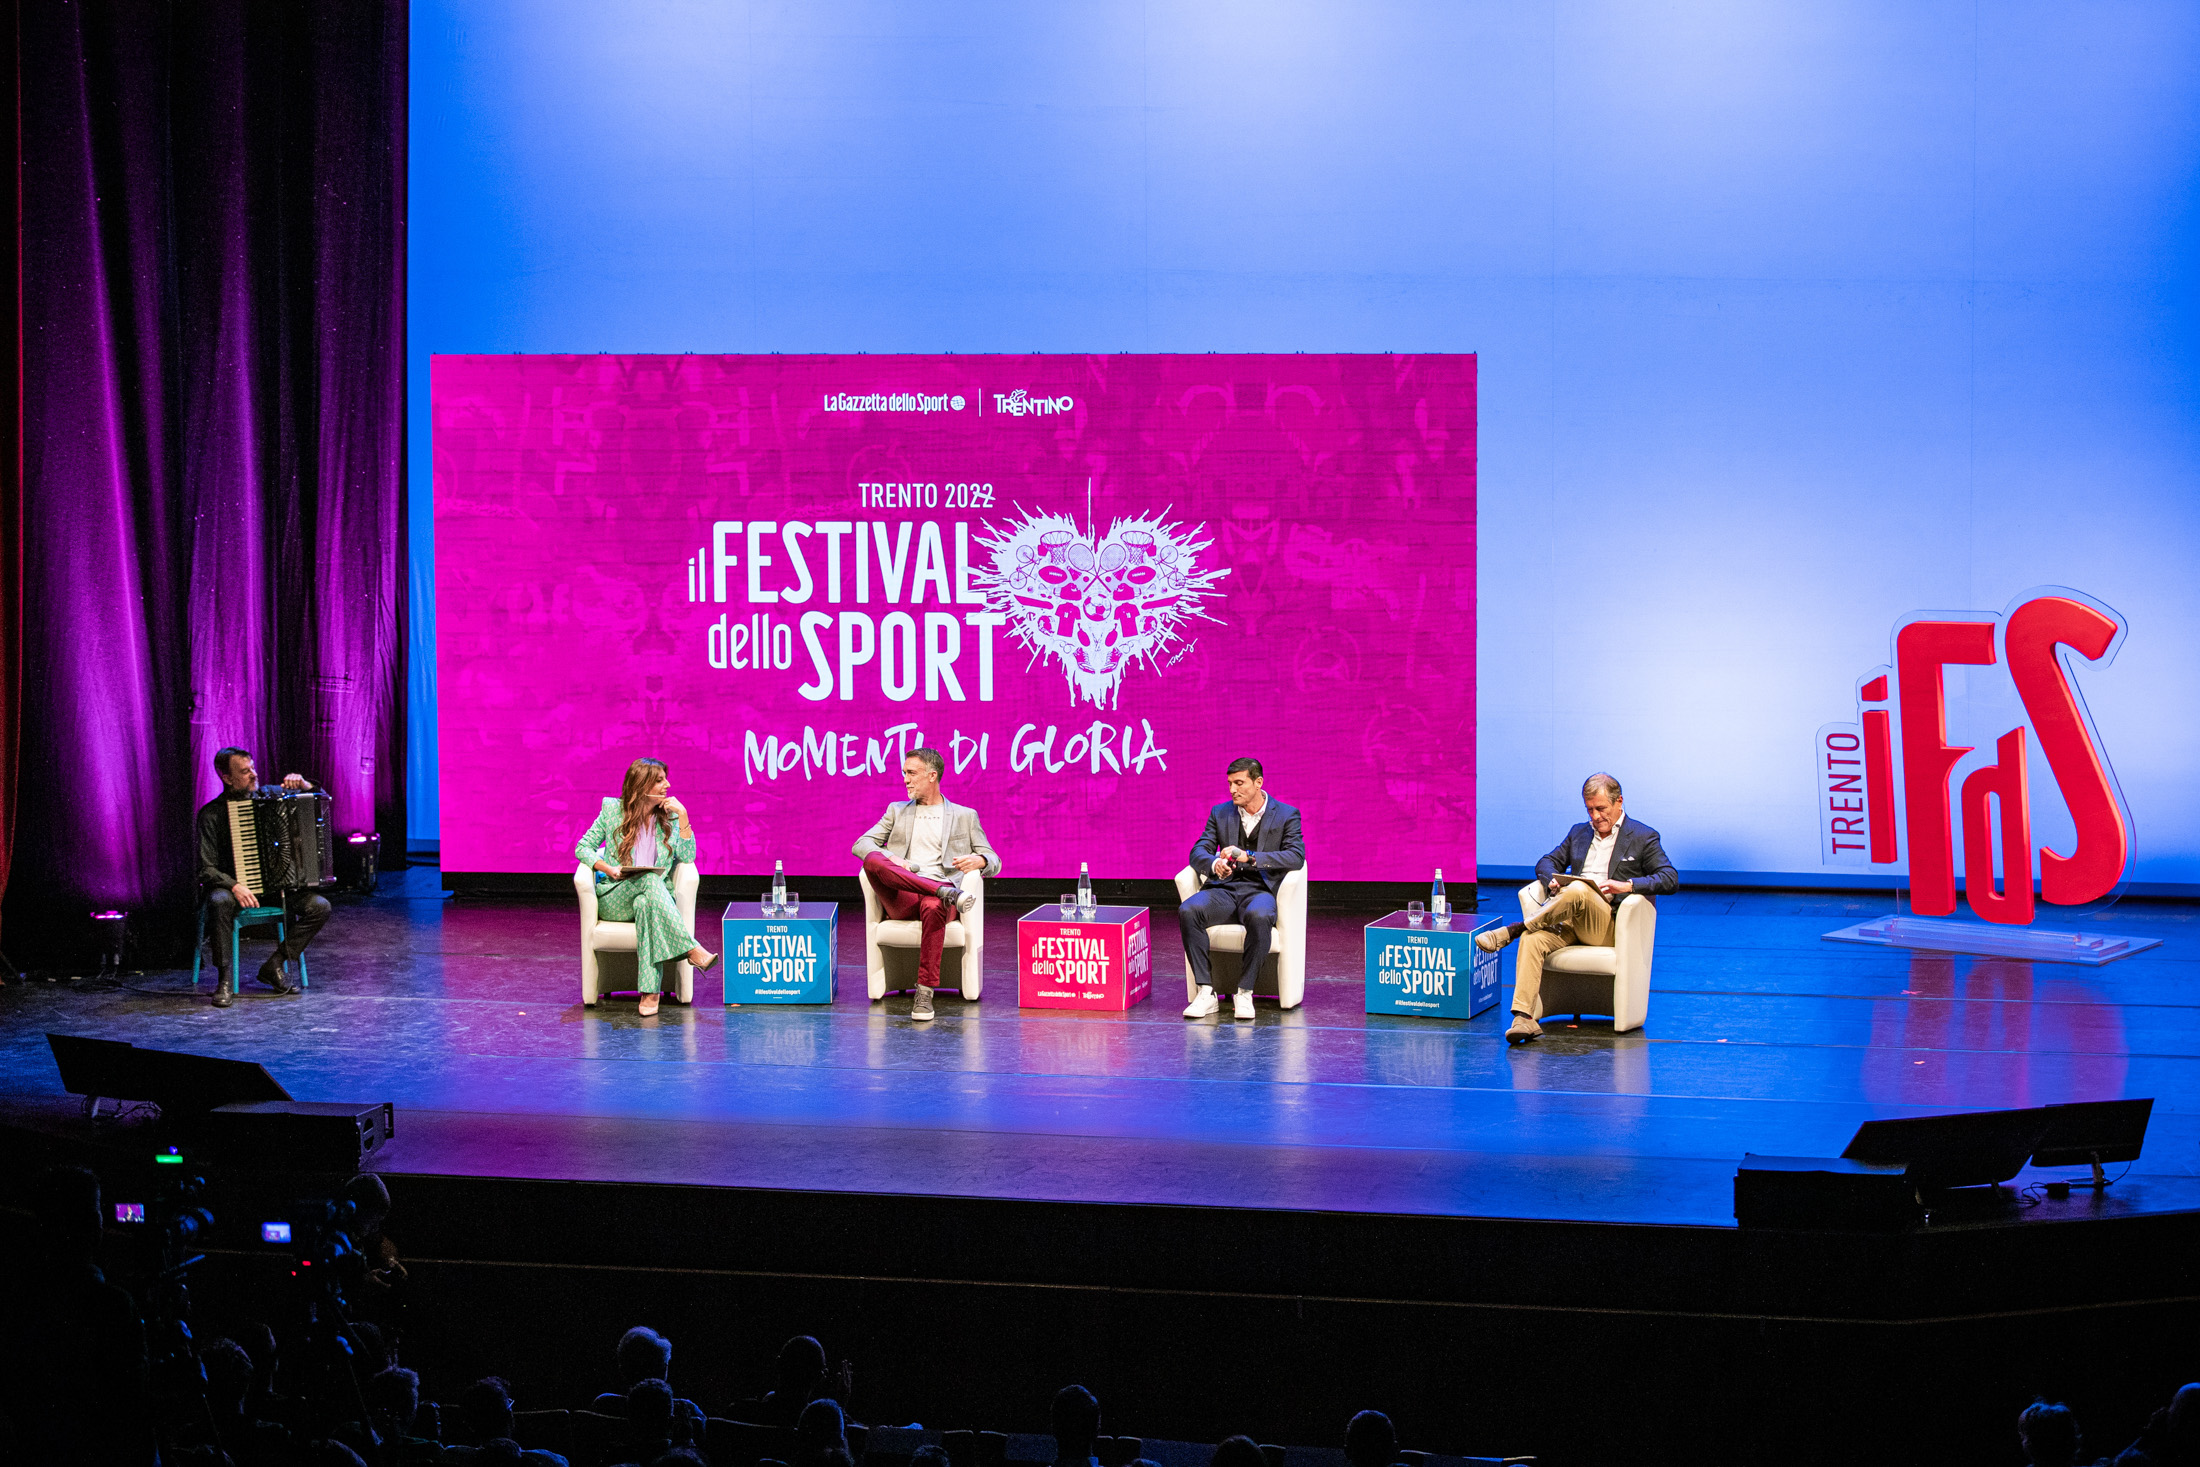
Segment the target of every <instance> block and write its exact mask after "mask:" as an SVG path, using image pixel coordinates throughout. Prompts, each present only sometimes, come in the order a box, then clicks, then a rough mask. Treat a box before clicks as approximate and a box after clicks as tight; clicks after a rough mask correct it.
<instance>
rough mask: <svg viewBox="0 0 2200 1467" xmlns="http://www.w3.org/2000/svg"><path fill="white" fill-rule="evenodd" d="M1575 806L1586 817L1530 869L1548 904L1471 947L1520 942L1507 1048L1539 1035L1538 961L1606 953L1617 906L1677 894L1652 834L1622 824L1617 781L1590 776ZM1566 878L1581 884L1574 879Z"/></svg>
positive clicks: (1676, 877) (1677, 881) (1676, 879)
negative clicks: (1582, 949)
mask: <svg viewBox="0 0 2200 1467" xmlns="http://www.w3.org/2000/svg"><path fill="white" fill-rule="evenodd" d="M1581 805H1582V808H1583V809H1584V810H1586V811H1587V812H1588V815H1589V818H1588V819H1587V820H1585V821H1583V822H1582V823H1581V824H1579V825H1577V826H1575V827H1574V828H1573V829H1572V830H1569V831H1567V832H1566V838H1565V839H1564V840H1562V841H1560V842H1559V843H1558V845H1557V847H1556V848H1555V849H1554V850H1552V852H1551V853H1550V854H1549V855H1547V856H1545V857H1544V858H1543V859H1542V860H1540V861H1538V862H1536V863H1535V874H1536V879H1537V880H1539V881H1541V882H1542V883H1543V889H1544V890H1545V891H1546V892H1547V893H1550V894H1551V896H1552V900H1551V901H1550V903H1549V904H1548V905H1547V906H1545V907H1544V908H1543V910H1542V911H1540V912H1538V913H1537V914H1536V915H1535V918H1534V920H1532V921H1528V922H1515V923H1513V924H1512V925H1511V926H1510V927H1506V928H1503V929H1500V930H1494V931H1490V932H1485V933H1483V934H1482V935H1481V936H1480V937H1478V938H1476V939H1475V940H1474V941H1475V945H1476V946H1477V947H1479V948H1481V949H1482V950H1483V951H1484V952H1491V953H1493V952H1496V951H1497V950H1498V949H1499V948H1502V947H1504V946H1505V945H1506V944H1507V943H1509V942H1511V941H1513V940H1514V939H1515V938H1520V939H1521V943H1520V960H1519V962H1518V963H1516V964H1515V965H1514V970H1513V1001H1512V1015H1513V1021H1512V1027H1511V1028H1509V1029H1507V1030H1506V1031H1505V1039H1506V1042H1508V1043H1511V1044H1526V1043H1527V1042H1528V1041H1529V1040H1531V1039H1534V1038H1535V1037H1537V1036H1538V1035H1540V1034H1541V1033H1542V1032H1543V1026H1542V1025H1541V1024H1539V1023H1537V1022H1536V1021H1537V1020H1538V1019H1540V1018H1542V1017H1543V960H1544V959H1545V958H1547V957H1549V956H1550V955H1551V954H1552V953H1554V952H1557V951H1558V950H1559V949H1560V948H1562V947H1572V946H1575V945H1577V944H1579V945H1582V946H1587V947H1610V946H1612V944H1613V942H1614V940H1615V939H1616V938H1617V936H1618V934H1619V922H1618V914H1619V904H1620V903H1621V902H1623V901H1625V900H1626V899H1627V898H1628V897H1630V896H1634V895H1636V894H1637V893H1640V894H1641V895H1642V896H1645V897H1649V898H1653V899H1654V898H1657V897H1660V896H1663V895H1665V894H1666V893H1667V892H1671V891H1679V890H1680V888H1681V878H1680V874H1679V873H1678V872H1676V871H1675V870H1674V869H1673V863H1672V862H1671V861H1668V860H1667V859H1666V858H1665V847H1664V846H1663V845H1661V844H1660V843H1659V841H1658V833H1657V832H1656V831H1654V830H1652V829H1651V828H1650V827H1649V826H1647V825H1645V824H1643V823H1642V822H1641V821H1640V820H1629V819H1628V818H1627V812H1626V811H1625V809H1624V808H1623V807H1622V805H1621V802H1620V793H1619V781H1618V780H1616V779H1614V778H1612V776H1611V775H1609V774H1602V773H1599V774H1592V775H1590V776H1589V777H1588V779H1586V780H1585V781H1583V782H1582V786H1581ZM1569 877H1577V878H1582V879H1579V880H1574V879H1569Z"/></svg>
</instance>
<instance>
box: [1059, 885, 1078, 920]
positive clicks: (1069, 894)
mask: <svg viewBox="0 0 2200 1467" xmlns="http://www.w3.org/2000/svg"><path fill="white" fill-rule="evenodd" d="M1076 912H1077V893H1076V892H1074V891H1065V892H1063V893H1062V920H1063V921H1064V922H1067V921H1068V920H1069V919H1070V918H1071V917H1072V916H1074V915H1076Z"/></svg>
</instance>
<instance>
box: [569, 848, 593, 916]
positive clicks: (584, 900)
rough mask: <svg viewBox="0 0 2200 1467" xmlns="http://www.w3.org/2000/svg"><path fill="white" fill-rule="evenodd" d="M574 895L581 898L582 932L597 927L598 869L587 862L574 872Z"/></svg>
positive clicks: (582, 863)
mask: <svg viewBox="0 0 2200 1467" xmlns="http://www.w3.org/2000/svg"><path fill="white" fill-rule="evenodd" d="M573 894H574V895H575V896H576V897H578V898H580V903H581V931H583V932H586V931H588V930H589V929H590V928H591V927H594V926H595V925H596V868H595V867H593V866H591V865H589V864H588V863H587V862H586V861H583V862H581V863H580V865H579V866H578V867H577V868H576V869H575V870H574V872H573Z"/></svg>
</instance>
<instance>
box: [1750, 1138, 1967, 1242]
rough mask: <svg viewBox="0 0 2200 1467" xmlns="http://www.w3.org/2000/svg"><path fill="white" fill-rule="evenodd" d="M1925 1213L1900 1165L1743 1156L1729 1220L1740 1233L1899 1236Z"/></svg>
mask: <svg viewBox="0 0 2200 1467" xmlns="http://www.w3.org/2000/svg"><path fill="white" fill-rule="evenodd" d="M1923 1213H1924V1208H1923V1207H1921V1206H1920V1205H1919V1204H1918V1200H1917V1187H1916V1185H1915V1184H1914V1183H1913V1182H1911V1181H1910V1179H1909V1176H1908V1175H1907V1174H1906V1173H1905V1172H1904V1171H1903V1169H1902V1168H1901V1167H1899V1166H1874V1165H1873V1164H1871V1163H1870V1162H1862V1161H1845V1160H1843V1159H1841V1158H1840V1157H1834V1156H1744V1157H1743V1158H1742V1165H1741V1167H1740V1169H1739V1170H1737V1171H1736V1172H1735V1173H1734V1221H1735V1222H1737V1223H1739V1224H1741V1225H1742V1226H1743V1227H1745V1228H1801V1229H1815V1230H1820V1231H1826V1232H1849V1233H1898V1232H1901V1231H1902V1230H1903V1229H1904V1228H1907V1227H1909V1226H1911V1225H1912V1224H1913V1223H1915V1222H1916V1221H1917V1220H1918V1218H1919V1217H1920V1216H1922V1215H1923Z"/></svg>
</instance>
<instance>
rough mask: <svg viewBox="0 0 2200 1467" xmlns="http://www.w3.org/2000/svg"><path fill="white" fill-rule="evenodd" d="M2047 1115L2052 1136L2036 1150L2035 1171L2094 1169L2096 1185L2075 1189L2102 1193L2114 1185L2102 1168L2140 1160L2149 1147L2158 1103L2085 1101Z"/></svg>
mask: <svg viewBox="0 0 2200 1467" xmlns="http://www.w3.org/2000/svg"><path fill="white" fill-rule="evenodd" d="M2041 1109H2043V1110H2045V1111H2046V1112H2047V1134H2045V1135H2044V1136H2042V1137H2040V1139H2039V1141H2038V1143H2037V1144H2036V1145H2034V1146H2033V1148H2032V1165H2034V1166H2090V1167H2092V1168H2093V1180H2092V1181H2090V1182H2079V1183H2076V1184H2075V1185H2077V1186H2080V1187H2092V1188H2094V1189H2095V1190H2099V1189H2100V1188H2102V1187H2106V1186H2107V1185H2108V1179H2107V1178H2106V1177H2105V1176H2103V1175H2102V1174H2101V1165H2102V1163H2104V1162H2117V1161H2137V1160H2138V1159H2139V1151H2140V1148H2142V1147H2143V1146H2145V1145H2146V1139H2147V1122H2148V1120H2149V1119H2151V1118H2152V1117H2153V1115H2154V1101H2153V1098H2152V1097H2148V1098H2147V1099H2144V1100H2082V1101H2078V1102H2076V1103H2074V1104H2071V1105H2049V1106H2042V1107H2041ZM2049 1185H2050V1186H2055V1185H2060V1184H2057V1183H2050V1184H2049Z"/></svg>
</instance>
